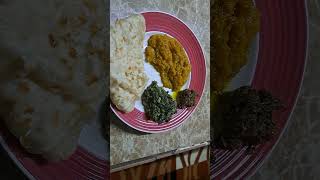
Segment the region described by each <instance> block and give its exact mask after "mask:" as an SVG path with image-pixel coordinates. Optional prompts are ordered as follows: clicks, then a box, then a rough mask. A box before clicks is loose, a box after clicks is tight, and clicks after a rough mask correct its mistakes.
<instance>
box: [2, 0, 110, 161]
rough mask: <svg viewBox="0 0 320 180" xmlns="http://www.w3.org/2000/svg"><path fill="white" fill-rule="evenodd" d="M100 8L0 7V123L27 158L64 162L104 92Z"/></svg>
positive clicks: (77, 0) (68, 3)
mask: <svg viewBox="0 0 320 180" xmlns="http://www.w3.org/2000/svg"><path fill="white" fill-rule="evenodd" d="M105 7H106V4H105V0H54V1H42V0H32V1H19V0H11V1H4V2H2V1H0V59H1V61H0V65H1V67H0V77H1V78H0V92H1V93H0V106H1V108H0V115H1V117H2V118H1V119H4V120H5V122H6V123H5V124H6V126H7V127H8V129H9V130H10V131H11V132H12V134H14V135H15V136H16V137H17V138H18V139H19V141H20V143H21V145H22V146H23V147H24V148H25V149H26V150H27V151H28V152H30V153H34V154H40V155H41V156H43V157H44V158H46V159H48V160H54V161H58V160H62V159H67V158H68V157H69V156H70V155H71V154H72V153H73V152H74V150H75V149H76V147H77V145H78V138H79V134H80V132H81V130H82V129H83V127H84V126H85V125H86V124H87V123H89V122H91V121H93V120H94V117H95V116H96V114H97V113H98V106H99V105H100V104H101V102H102V101H103V100H104V99H105V97H106V91H107V86H106V85H107V83H106V81H107V77H106V74H107V72H108V69H107V63H108V62H107V56H108V55H107V53H108V51H109V49H108V48H107V43H108V42H107V41H106V32H107V31H106V28H107V24H106V10H105Z"/></svg>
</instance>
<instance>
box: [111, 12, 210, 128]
mask: <svg viewBox="0 0 320 180" xmlns="http://www.w3.org/2000/svg"><path fill="white" fill-rule="evenodd" d="M142 15H143V16H144V18H145V21H146V35H145V44H146V41H147V39H148V37H150V35H152V34H156V33H161V34H167V35H169V36H172V37H174V38H176V39H177V40H178V41H179V42H180V43H181V44H182V46H183V47H184V49H185V52H186V54H187V56H188V58H189V61H190V64H191V68H192V70H191V74H190V78H189V80H188V82H187V83H186V84H185V85H184V88H190V89H193V90H194V91H196V93H197V94H198V95H199V96H198V97H197V99H196V105H198V104H199V101H200V99H201V96H202V94H203V91H204V86H205V80H206V63H205V58H204V54H203V52H202V48H201V46H200V43H199V41H198V40H197V38H196V36H195V35H194V33H193V32H192V31H191V30H190V29H189V28H188V26H187V25H186V24H184V23H183V22H182V21H181V20H179V19H177V18H176V17H174V16H172V15H169V14H166V13H162V12H145V13H142ZM146 69H148V65H147V63H145V70H146ZM151 74H152V73H151ZM147 75H148V73H147ZM148 76H149V82H148V85H149V84H150V83H151V81H152V80H155V79H157V77H155V76H153V75H148ZM158 81H160V79H158ZM160 83H161V81H160ZM158 84H159V83H158ZM148 85H147V86H148ZM111 109H112V110H113V111H114V113H115V114H116V115H117V116H118V117H119V119H120V120H122V121H123V122H124V123H125V124H127V125H129V126H130V127H132V128H134V129H136V130H138V131H142V132H147V133H160V132H165V131H168V130H171V129H174V128H176V127H178V126H180V125H181V124H182V123H183V122H184V121H185V120H186V119H187V118H188V117H189V116H190V115H191V113H192V112H193V111H194V110H195V109H196V106H194V107H191V108H187V109H183V110H181V109H179V110H178V111H177V113H176V114H175V115H173V117H172V118H171V119H170V121H169V122H168V123H163V124H158V123H155V122H153V121H151V120H148V119H147V118H146V115H145V113H144V112H143V107H142V106H141V103H140V104H139V103H136V106H135V109H134V110H133V111H132V112H130V113H122V112H121V111H118V110H117V109H116V108H115V106H114V105H111Z"/></svg>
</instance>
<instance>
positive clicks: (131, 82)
mask: <svg viewBox="0 0 320 180" xmlns="http://www.w3.org/2000/svg"><path fill="white" fill-rule="evenodd" d="M110 31H111V32H110V33H111V35H110V43H111V44H110V47H111V55H110V61H111V62H110V98H111V102H112V103H111V104H110V107H111V109H112V110H113V112H114V113H115V114H116V115H117V116H118V118H119V119H120V120H121V121H123V122H124V123H125V124H127V125H129V126H130V127H132V128H134V129H136V130H138V131H142V132H147V133H160V132H165V131H168V130H171V129H174V128H177V127H178V126H180V125H181V124H182V123H183V122H184V121H185V120H186V119H187V118H188V117H189V116H190V115H191V114H192V112H193V111H195V109H196V107H197V105H198V104H199V102H200V99H201V96H202V94H203V91H204V87H205V82H206V64H205V58H204V54H203V51H202V48H201V45H200V43H199V41H198V40H197V38H196V36H195V35H194V33H193V32H192V31H191V30H190V29H189V28H188V26H187V25H186V24H184V23H183V22H182V21H181V20H179V19H178V18H176V17H174V16H172V15H170V14H167V13H163V12H143V13H141V14H134V15H130V16H128V17H125V18H122V19H121V18H118V19H117V20H116V21H115V23H114V25H113V26H112V27H111V30H110Z"/></svg>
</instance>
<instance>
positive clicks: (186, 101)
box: [177, 89, 197, 109]
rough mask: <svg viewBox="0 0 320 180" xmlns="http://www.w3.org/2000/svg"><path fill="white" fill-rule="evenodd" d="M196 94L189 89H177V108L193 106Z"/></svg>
mask: <svg viewBox="0 0 320 180" xmlns="http://www.w3.org/2000/svg"><path fill="white" fill-rule="evenodd" d="M196 96H197V94H196V92H194V91H193V90H190V89H185V90H183V91H179V92H178V95H177V106H178V108H179V109H183V108H186V107H191V106H194V105H195V102H196Z"/></svg>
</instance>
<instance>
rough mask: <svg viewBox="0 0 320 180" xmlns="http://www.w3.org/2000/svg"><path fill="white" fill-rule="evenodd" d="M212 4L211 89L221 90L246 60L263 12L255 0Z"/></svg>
mask: <svg viewBox="0 0 320 180" xmlns="http://www.w3.org/2000/svg"><path fill="white" fill-rule="evenodd" d="M211 6H212V7H211V11H212V12H213V13H212V15H213V16H211V19H210V26H211V29H212V30H211V38H212V39H211V40H212V41H211V42H212V43H213V44H211V52H212V53H211V55H212V57H211V59H212V62H213V66H211V67H212V68H213V69H212V70H211V72H212V73H211V75H212V78H211V81H212V82H211V85H212V87H211V89H212V90H213V91H214V92H216V93H221V92H222V91H223V90H224V88H225V87H226V86H227V85H228V83H229V82H230V81H231V79H232V78H233V77H234V76H235V75H236V74H237V73H238V72H239V71H240V69H241V68H242V67H243V66H244V65H245V64H246V63H247V61H248V60H247V59H248V57H247V54H248V49H249V46H250V43H251V41H252V39H253V38H254V37H255V35H256V34H257V32H258V31H259V26H260V15H259V12H258V10H257V9H256V7H255V6H254V4H253V1H252V0H215V1H214V3H213V5H211Z"/></svg>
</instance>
